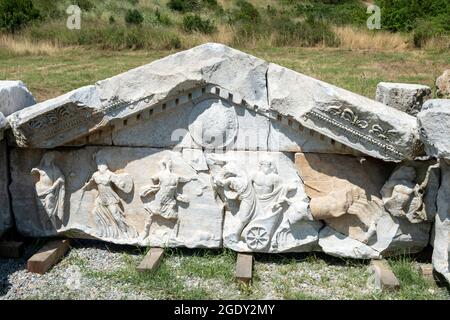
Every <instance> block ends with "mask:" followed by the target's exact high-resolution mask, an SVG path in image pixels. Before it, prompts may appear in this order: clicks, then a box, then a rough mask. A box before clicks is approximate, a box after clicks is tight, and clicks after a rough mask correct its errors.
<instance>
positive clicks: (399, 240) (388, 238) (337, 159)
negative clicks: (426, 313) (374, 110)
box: [295, 153, 439, 258]
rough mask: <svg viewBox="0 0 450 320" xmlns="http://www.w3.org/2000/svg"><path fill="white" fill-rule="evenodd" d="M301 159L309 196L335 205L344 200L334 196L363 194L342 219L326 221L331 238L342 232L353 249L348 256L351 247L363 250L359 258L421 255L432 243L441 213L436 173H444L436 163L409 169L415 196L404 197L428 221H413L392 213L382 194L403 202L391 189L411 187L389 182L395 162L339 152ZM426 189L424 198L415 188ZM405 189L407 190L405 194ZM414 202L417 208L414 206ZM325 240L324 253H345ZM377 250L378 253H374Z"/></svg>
mask: <svg viewBox="0 0 450 320" xmlns="http://www.w3.org/2000/svg"><path fill="white" fill-rule="evenodd" d="M295 159H296V166H297V169H298V172H299V175H300V177H301V178H302V181H303V182H304V184H305V190H306V193H307V195H308V196H309V197H310V198H311V199H313V200H316V199H317V200H318V201H319V202H327V203H331V202H336V201H337V200H338V199H336V198H333V197H330V195H332V194H334V195H336V194H337V193H339V192H340V191H341V190H353V191H354V190H357V192H356V193H357V194H358V197H357V198H356V199H355V201H354V202H353V204H352V205H351V206H350V207H348V208H346V209H345V211H342V212H341V213H340V214H338V215H335V216H330V217H323V218H322V219H323V221H324V223H325V224H326V225H327V226H328V227H329V230H328V231H327V237H328V238H329V237H330V235H329V234H331V232H330V230H332V231H333V232H335V233H337V235H335V236H334V238H336V239H338V240H342V241H341V242H342V243H343V244H345V245H346V246H347V251H346V253H345V254H346V255H347V256H349V257H350V256H352V254H351V253H352V252H353V251H352V249H350V247H351V246H353V247H354V248H359V249H357V250H356V249H355V250H356V251H355V252H356V253H355V255H353V257H354V258H358V257H365V258H370V257H371V256H381V255H383V256H386V255H390V254H392V253H394V254H395V253H396V252H398V251H402V250H403V251H404V252H418V251H420V250H422V249H423V248H424V247H426V246H427V245H428V241H429V230H430V222H429V220H432V219H434V215H435V213H436V206H435V203H436V191H437V189H438V186H439V183H438V182H439V176H438V175H436V172H435V171H433V170H438V168H435V167H436V164H435V162H432V161H430V162H424V163H410V164H409V165H408V166H406V168H411V170H414V176H413V177H412V180H410V181H409V183H411V188H410V189H411V192H410V194H409V193H402V194H401V195H405V196H406V195H407V194H408V195H409V196H408V197H405V199H404V202H405V204H408V205H409V206H410V207H409V208H410V209H409V211H408V212H410V214H411V215H413V216H414V217H416V216H420V217H422V218H421V219H420V220H417V221H414V222H411V221H409V220H408V219H406V217H403V216H402V217H397V216H395V215H393V214H391V213H390V212H389V211H388V210H387V208H388V207H389V204H390V202H389V201H387V203H388V206H386V204H384V203H383V199H382V194H385V195H386V194H387V193H388V191H387V190H388V189H389V199H396V200H399V199H402V198H401V197H399V194H398V193H397V189H395V192H394V191H393V189H392V188H391V186H395V187H396V186H398V185H400V186H402V183H406V182H404V180H399V181H397V180H395V179H389V175H390V173H391V172H392V171H393V169H394V168H393V167H392V165H391V164H388V163H384V162H382V161H379V160H376V159H373V158H370V157H366V158H361V157H354V156H348V155H336V154H315V153H304V154H302V153H297V154H296V158H295ZM433 165H434V166H435V167H433ZM399 168H404V166H403V165H402V166H399ZM429 168H431V169H429ZM397 170H398V169H397ZM403 170H404V169H402V170H401V171H403ZM395 172H396V171H394V173H395ZM396 175H398V174H396ZM430 177H431V178H430ZM405 180H406V178H405ZM421 187H422V188H423V189H424V191H423V192H421V193H420V198H419V196H417V195H416V193H415V192H414V190H415V189H418V188H421ZM403 189H405V188H403ZM403 189H402V191H404V190H403ZM417 194H418V193H417ZM345 195H346V194H345V193H341V196H345ZM414 196H416V197H417V199H416V198H414ZM410 198H414V200H413V201H412V200H411V199H410ZM313 200H312V201H313ZM411 202H413V203H414V204H410V203H411ZM416 204H417V206H416ZM401 207H402V208H403V207H406V205H404V204H403V203H402V204H401ZM413 223H414V224H415V225H413ZM319 237H320V235H319ZM342 237H347V238H345V239H344V238H342ZM348 238H351V239H352V241H349V240H348ZM321 240H322V239H320V240H319V245H320V246H321V247H322V250H323V251H325V252H334V254H337V255H338V254H340V253H342V254H344V251H342V252H340V253H339V251H336V249H333V248H334V246H335V243H334V242H335V241H338V240H335V241H333V242H331V241H325V240H323V241H321ZM344 240H345V241H344ZM328 245H332V246H333V248H328V247H327V246H328ZM366 247H370V248H371V249H370V250H369V249H368V248H366ZM361 248H364V250H363V249H361ZM361 250H363V251H361ZM375 251H376V252H377V254H376V255H373V252H375ZM361 252H363V253H361ZM368 252H372V254H368ZM330 254H331V253H330Z"/></svg>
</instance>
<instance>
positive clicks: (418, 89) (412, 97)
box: [375, 82, 432, 116]
mask: <svg viewBox="0 0 450 320" xmlns="http://www.w3.org/2000/svg"><path fill="white" fill-rule="evenodd" d="M431 96H432V91H431V88H430V87H428V86H424V85H420V84H409V83H393V82H380V83H379V84H378V86H377V92H376V97H375V100H377V101H379V102H381V103H383V104H385V105H388V106H390V107H392V108H395V109H398V110H400V111H403V112H406V113H408V114H410V115H413V116H415V115H417V113H418V112H420V110H421V107H422V105H423V104H424V102H425V101H427V100H429V99H431Z"/></svg>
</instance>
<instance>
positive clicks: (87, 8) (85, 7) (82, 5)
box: [72, 0, 95, 11]
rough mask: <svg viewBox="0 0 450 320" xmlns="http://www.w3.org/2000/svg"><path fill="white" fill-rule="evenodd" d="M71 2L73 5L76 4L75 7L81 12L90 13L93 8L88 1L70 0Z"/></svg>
mask: <svg viewBox="0 0 450 320" xmlns="http://www.w3.org/2000/svg"><path fill="white" fill-rule="evenodd" d="M72 1H73V4H76V5H77V6H79V7H80V9H81V10H84V11H90V10H92V9H93V8H94V7H95V6H94V4H93V3H92V2H91V1H90V0H72Z"/></svg>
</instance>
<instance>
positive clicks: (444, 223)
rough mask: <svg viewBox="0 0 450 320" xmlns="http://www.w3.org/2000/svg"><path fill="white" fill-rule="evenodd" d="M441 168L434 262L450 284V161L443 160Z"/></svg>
mask: <svg viewBox="0 0 450 320" xmlns="http://www.w3.org/2000/svg"><path fill="white" fill-rule="evenodd" d="M441 168H442V184H441V187H440V189H439V195H438V204H437V205H438V212H437V214H436V222H435V226H434V241H433V242H432V244H433V248H434V249H433V258H432V261H433V267H434V269H435V270H436V271H437V272H439V273H440V274H441V275H443V276H444V278H445V279H446V280H447V282H448V283H449V284H450V254H449V253H450V160H441Z"/></svg>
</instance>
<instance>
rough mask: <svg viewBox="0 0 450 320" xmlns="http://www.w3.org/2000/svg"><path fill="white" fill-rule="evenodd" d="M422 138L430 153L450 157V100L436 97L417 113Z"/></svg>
mask: <svg viewBox="0 0 450 320" xmlns="http://www.w3.org/2000/svg"><path fill="white" fill-rule="evenodd" d="M417 120H418V123H419V127H420V129H419V132H420V138H421V140H422V141H423V143H424V145H425V151H426V152H427V154H428V155H430V156H433V157H436V158H450V139H449V137H450V100H447V99H434V100H429V101H427V102H426V103H425V104H424V107H423V111H421V112H420V113H419V114H418V115H417Z"/></svg>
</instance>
